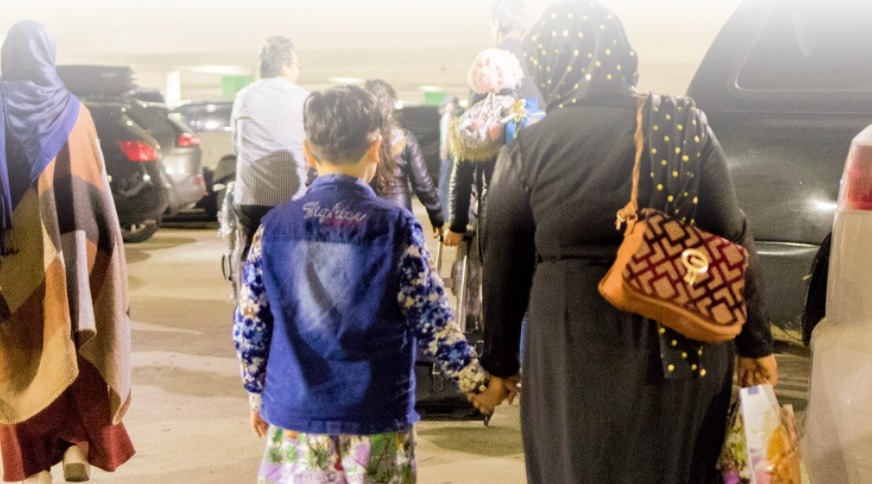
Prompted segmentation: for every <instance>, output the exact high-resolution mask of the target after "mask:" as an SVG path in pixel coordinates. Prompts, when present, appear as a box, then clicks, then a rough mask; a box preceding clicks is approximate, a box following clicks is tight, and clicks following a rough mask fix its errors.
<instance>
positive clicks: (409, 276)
mask: <svg viewBox="0 0 872 484" xmlns="http://www.w3.org/2000/svg"><path fill="white" fill-rule="evenodd" d="M409 238H410V240H409V241H408V245H407V247H406V248H405V250H404V251H403V254H402V256H401V257H400V293H399V294H398V301H399V303H400V308H401V309H402V311H403V314H404V315H405V316H406V319H407V321H408V322H409V324H410V325H411V326H412V328H414V333H415V338H416V339H417V340H418V346H419V347H420V348H421V350H422V351H424V352H425V353H426V354H427V355H428V356H431V357H434V358H435V359H436V361H437V362H438V363H439V367H440V369H441V370H442V372H443V373H444V374H445V375H446V376H448V377H451V378H453V379H455V380H457V383H458V386H459V387H460V389H461V391H464V392H478V391H481V390H483V389H484V388H483V386H484V385H485V383H486V381H487V373H486V372H485V371H484V369H482V367H481V365H479V362H478V357H477V356H476V354H475V351H474V350H473V348H472V347H471V346H470V345H469V343H468V342H467V341H466V337H464V335H463V332H462V331H461V330H460V326H458V325H457V323H456V322H455V321H454V317H453V316H452V315H451V309H450V308H449V306H448V300H447V299H446V298H445V289H444V287H443V285H442V279H440V278H439V276H438V275H437V274H436V273H435V272H433V271H432V270H430V255H429V253H428V252H427V249H426V247H425V246H424V234H423V231H422V230H421V226H420V225H418V224H413V225H412V228H411V234H410V237H409Z"/></svg>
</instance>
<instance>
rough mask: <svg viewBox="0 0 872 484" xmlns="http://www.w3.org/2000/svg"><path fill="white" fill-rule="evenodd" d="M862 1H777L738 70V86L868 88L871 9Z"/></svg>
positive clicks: (871, 85) (871, 80) (871, 83)
mask: <svg viewBox="0 0 872 484" xmlns="http://www.w3.org/2000/svg"><path fill="white" fill-rule="evenodd" d="M863 3H864V2H855V3H853V4H851V2H833V3H830V2H814V3H812V2H779V6H778V7H777V8H776V10H775V12H773V15H772V16H771V17H770V20H769V22H768V24H767V25H766V27H765V28H764V29H763V31H762V33H761V35H760V37H759V39H758V40H757V42H756V45H755V46H754V48H753V50H752V51H751V53H750V56H749V57H748V59H747V61H746V62H745V64H744V66H743V67H742V69H741V71H740V72H739V77H738V80H737V81H738V85H739V87H740V88H742V89H747V90H766V91H771V90H776V91H872V55H869V48H870V46H872V28H870V23H869V19H870V18H872V15H870V14H872V8H870V6H868V5H864V4H863ZM840 4H841V6H839V5H840ZM848 4H850V5H848Z"/></svg>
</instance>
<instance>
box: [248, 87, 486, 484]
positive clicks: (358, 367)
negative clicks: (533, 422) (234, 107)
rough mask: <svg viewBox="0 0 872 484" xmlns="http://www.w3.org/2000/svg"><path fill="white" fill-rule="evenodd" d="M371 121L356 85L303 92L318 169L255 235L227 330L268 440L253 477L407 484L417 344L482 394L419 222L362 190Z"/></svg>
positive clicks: (372, 137)
mask: <svg viewBox="0 0 872 484" xmlns="http://www.w3.org/2000/svg"><path fill="white" fill-rule="evenodd" d="M380 116H381V115H380V114H379V109H378V107H377V105H376V101H375V99H374V98H373V96H372V95H371V94H368V93H367V92H365V91H364V90H363V89H360V88H357V87H339V88H334V89H330V90H327V91H324V92H316V93H313V94H312V95H311V97H310V98H309V99H308V101H307V102H306V106H305V114H304V123H305V129H306V137H307V138H306V141H305V143H304V152H305V154H306V158H307V162H308V164H309V165H310V166H312V167H315V168H317V170H318V173H319V177H318V178H317V180H315V182H314V183H313V184H312V185H311V186H310V187H309V191H308V193H307V194H306V195H304V196H303V197H301V198H300V199H298V200H296V201H292V202H288V203H285V204H283V205H280V206H278V207H276V208H275V209H274V210H272V211H271V212H270V213H269V214H268V215H267V216H266V217H265V218H264V219H263V223H262V226H261V228H260V229H259V230H258V231H257V233H256V234H255V236H254V239H253V244H252V248H251V252H250V254H249V257H248V261H247V263H246V265H245V267H244V270H243V275H244V277H243V286H242V290H241V295H240V298H239V305H238V307H237V309H236V314H235V318H234V334H233V336H234V341H235V343H236V348H237V353H238V355H239V358H240V360H241V362H242V378H243V382H244V386H245V388H246V390H247V391H248V392H249V394H250V401H251V403H252V407H251V420H252V428H253V429H254V432H255V433H256V434H257V435H258V436H263V435H267V436H268V439H267V448H266V451H265V453H264V457H263V461H262V464H261V468H260V475H259V480H258V482H262V483H274V482H275V483H278V482H298V481H306V482H349V483H351V482H370V481H377V482H404V483H405V482H414V481H415V479H416V467H415V445H414V433H413V427H412V426H413V424H414V422H415V421H417V420H418V415H417V414H416V413H415V410H414V404H415V401H414V394H415V392H414V385H415V382H414V371H413V364H414V359H415V348H416V345H417V346H418V347H420V348H421V349H422V350H423V351H425V352H427V353H428V354H430V355H432V357H434V358H435V359H436V361H438V362H439V366H440V368H441V370H442V371H443V372H444V373H445V374H446V375H447V376H449V377H451V378H454V379H455V380H457V382H458V385H459V386H460V389H461V390H463V391H465V392H469V393H470V394H474V393H478V392H481V391H484V390H485V384H486V381H487V375H486V373H485V372H484V371H483V370H482V369H481V367H480V365H479V363H478V359H477V357H476V355H475V352H474V351H473V349H472V348H471V347H470V345H469V344H468V343H467V341H466V339H465V338H464V336H463V333H462V332H461V331H460V328H459V327H458V325H457V324H456V323H455V322H454V320H453V317H452V315H451V311H450V309H449V305H448V303H447V301H446V299H445V295H444V290H443V286H442V281H441V280H440V279H439V276H438V275H437V274H436V273H435V272H432V271H431V269H430V259H429V254H428V252H427V250H426V248H425V247H424V234H423V231H422V228H421V225H420V224H419V223H418V222H417V221H416V220H415V218H414V217H413V216H412V214H411V213H409V212H408V211H407V210H405V209H403V208H401V207H398V206H397V205H396V204H393V203H391V202H388V201H385V200H382V199H380V198H379V197H377V196H376V194H375V193H374V192H373V190H372V188H370V186H369V184H368V183H369V182H370V181H371V180H372V177H373V175H374V173H375V169H376V166H377V164H378V162H379V147H380V144H381V142H382V140H381V137H380V135H379V129H380V128H381V126H382V119H381V118H380ZM486 395H487V393H485V394H484V395H482V396H481V398H486Z"/></svg>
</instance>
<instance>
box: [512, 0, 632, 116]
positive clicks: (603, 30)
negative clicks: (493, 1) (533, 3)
mask: <svg viewBox="0 0 872 484" xmlns="http://www.w3.org/2000/svg"><path fill="white" fill-rule="evenodd" d="M524 59H525V60H526V62H527V65H528V70H529V72H530V74H531V75H532V76H533V78H534V80H535V81H536V84H537V85H538V86H539V90H540V91H541V92H542V96H543V97H544V98H545V100H546V102H547V103H548V106H547V109H546V111H552V110H554V109H559V108H562V107H566V106H570V105H572V104H576V103H577V102H579V101H580V100H581V99H584V98H585V97H588V96H590V95H594V94H600V93H620V92H627V91H635V86H636V81H637V79H638V67H639V61H638V59H637V57H636V51H634V50H633V48H632V47H631V46H630V42H629V41H628V40H627V35H626V34H625V33H624V27H623V26H622V25H621V22H620V20H618V17H617V16H616V15H615V14H614V12H612V11H611V10H609V9H608V8H606V7H604V6H603V5H601V4H599V3H598V2H594V1H590V0H566V1H564V2H561V3H559V4H557V5H554V6H552V7H550V8H548V9H547V10H545V11H544V12H543V13H542V18H541V20H540V21H539V22H538V23H536V25H534V26H533V27H532V28H531V29H530V32H529V33H528V34H527V36H526V38H525V39H524Z"/></svg>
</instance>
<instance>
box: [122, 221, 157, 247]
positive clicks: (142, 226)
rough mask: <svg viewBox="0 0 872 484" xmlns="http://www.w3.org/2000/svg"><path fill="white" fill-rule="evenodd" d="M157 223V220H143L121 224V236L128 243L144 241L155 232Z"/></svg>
mask: <svg viewBox="0 0 872 484" xmlns="http://www.w3.org/2000/svg"><path fill="white" fill-rule="evenodd" d="M158 225H159V224H158V221H157V220H145V221H143V222H140V223H136V224H127V225H122V226H121V238H122V239H123V240H124V242H126V243H128V244H136V243H139V242H145V241H146V240H148V239H150V238H151V236H152V235H154V233H155V232H157V228H158Z"/></svg>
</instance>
